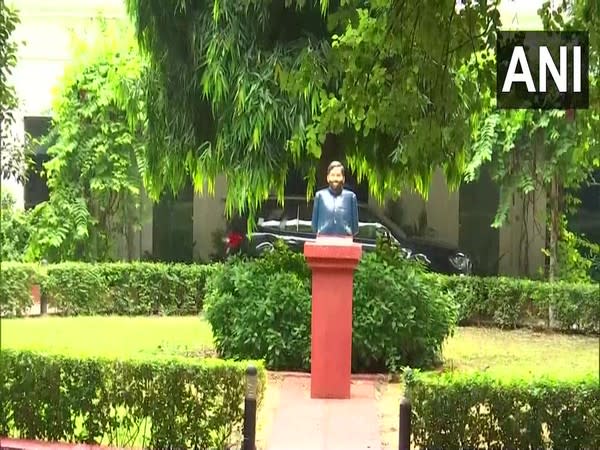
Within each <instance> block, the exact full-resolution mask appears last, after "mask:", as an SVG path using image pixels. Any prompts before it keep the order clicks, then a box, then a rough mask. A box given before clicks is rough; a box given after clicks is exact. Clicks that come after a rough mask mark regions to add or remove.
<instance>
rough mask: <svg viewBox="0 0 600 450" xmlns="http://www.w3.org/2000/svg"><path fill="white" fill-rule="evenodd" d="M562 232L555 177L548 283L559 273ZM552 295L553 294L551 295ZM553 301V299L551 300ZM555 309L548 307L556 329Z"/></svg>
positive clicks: (550, 325) (551, 209)
mask: <svg viewBox="0 0 600 450" xmlns="http://www.w3.org/2000/svg"><path fill="white" fill-rule="evenodd" d="M559 232H560V199H559V184H558V176H557V175H554V176H553V177H552V181H551V183H550V252H549V253H550V257H549V258H550V261H549V264H548V281H549V282H550V283H553V282H554V281H555V279H556V275H557V272H558V240H559ZM551 295H552V294H551ZM551 300H552V299H551ZM555 325H556V321H555V319H554V308H553V307H552V304H550V306H549V307H548V326H549V327H550V328H554V327H555Z"/></svg>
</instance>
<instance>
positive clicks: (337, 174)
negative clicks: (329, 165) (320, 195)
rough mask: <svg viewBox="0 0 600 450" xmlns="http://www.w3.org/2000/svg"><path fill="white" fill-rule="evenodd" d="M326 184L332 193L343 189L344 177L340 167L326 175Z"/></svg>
mask: <svg viewBox="0 0 600 450" xmlns="http://www.w3.org/2000/svg"><path fill="white" fill-rule="evenodd" d="M327 183H328V184H329V187H330V188H331V189H333V190H334V191H339V190H341V189H342V187H344V175H343V174H342V168H341V167H334V168H333V169H331V171H330V172H329V173H328V174H327Z"/></svg>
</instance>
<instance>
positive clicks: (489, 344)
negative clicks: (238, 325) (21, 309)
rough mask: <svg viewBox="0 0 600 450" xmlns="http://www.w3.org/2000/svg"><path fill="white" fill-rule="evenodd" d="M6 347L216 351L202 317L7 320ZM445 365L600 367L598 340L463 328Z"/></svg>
mask: <svg viewBox="0 0 600 450" xmlns="http://www.w3.org/2000/svg"><path fill="white" fill-rule="evenodd" d="M1 330H2V333H1V338H2V341H1V343H2V347H3V348H19V349H35V350H42V351H45V352H65V351H66V352H69V353H78V354H88V355H89V354H96V355H102V356H127V355H139V354H156V353H159V354H167V353H178V354H182V353H188V354H193V355H206V354H208V355H210V354H214V346H213V341H212V334H211V329H210V325H209V324H208V323H207V322H206V320H204V319H202V318H201V317H195V316H192V317H65V318H58V317H44V318H25V319H3V320H2V322H1ZM444 357H445V360H446V369H452V368H455V369H458V370H461V371H462V370H487V371H490V372H499V373H501V372H510V373H511V374H513V375H514V374H519V373H523V374H527V373H532V374H535V375H544V374H554V375H557V374H561V373H565V374H571V375H573V374H579V373H586V372H592V373H595V374H597V373H598V370H599V363H598V361H599V358H600V354H599V345H598V338H595V337H582V336H569V335H562V334H549V333H535V332H532V331H527V330H520V331H502V330H497V329H486V328H471V327H468V328H460V329H458V330H457V332H456V333H455V335H454V336H453V337H451V338H450V339H449V340H448V341H447V342H446V344H445V346H444Z"/></svg>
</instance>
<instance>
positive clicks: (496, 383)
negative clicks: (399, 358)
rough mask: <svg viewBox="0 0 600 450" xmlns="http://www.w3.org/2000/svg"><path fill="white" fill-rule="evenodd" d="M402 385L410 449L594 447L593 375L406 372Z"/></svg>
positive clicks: (597, 404)
mask: <svg viewBox="0 0 600 450" xmlns="http://www.w3.org/2000/svg"><path fill="white" fill-rule="evenodd" d="M405 381H406V386H407V396H408V398H409V399H410V400H411V403H412V407H413V413H412V431H413V436H412V437H413V444H414V445H416V446H418V448H421V449H423V450H427V449H436V450H437V449H442V448H443V449H444V450H455V449H456V450H460V449H466V448H468V449H483V448H485V449H488V450H492V449H519V450H521V449H523V450H525V449H531V450H538V449H555V450H557V449H561V450H562V449H569V450H577V449H581V450H584V449H585V450H592V449H598V448H600V384H599V380H598V376H597V375H589V376H587V377H583V378H579V379H571V380H557V379H538V380H523V379H514V378H513V379H509V378H504V379H500V378H498V377H492V376H490V375H487V374H484V373H475V374H452V373H450V374H443V375H438V374H435V375H432V374H422V373H418V372H410V371H409V372H408V373H406V374H405Z"/></svg>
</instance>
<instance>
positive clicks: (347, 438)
mask: <svg viewBox="0 0 600 450" xmlns="http://www.w3.org/2000/svg"><path fill="white" fill-rule="evenodd" d="M377 383H378V381H377V378H376V377H356V378H353V380H352V387H351V398H350V399H349V400H321V399H311V398H310V375H309V374H289V375H287V376H285V378H284V380H283V381H282V384H281V387H280V398H279V402H278V403H279V404H278V406H277V409H276V410H275V416H274V419H273V424H272V429H271V435H270V438H269V439H268V445H267V450H309V449H310V450H381V437H380V430H379V417H378V409H377V401H376V396H375V395H376V386H377Z"/></svg>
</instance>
